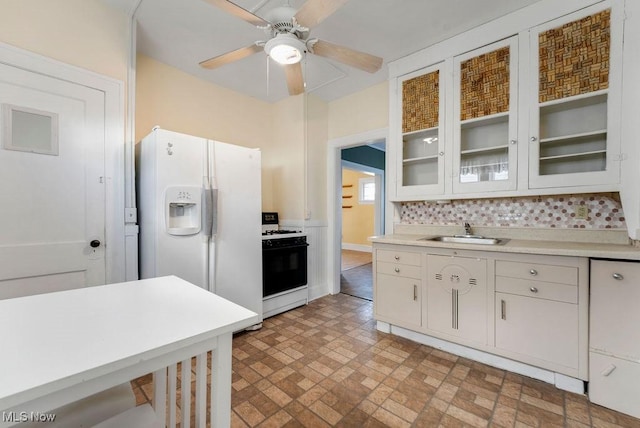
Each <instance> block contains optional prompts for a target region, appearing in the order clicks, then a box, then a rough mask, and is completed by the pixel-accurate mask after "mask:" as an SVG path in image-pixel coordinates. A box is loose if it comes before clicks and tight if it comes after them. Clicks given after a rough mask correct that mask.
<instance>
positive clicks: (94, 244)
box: [89, 239, 100, 248]
mask: <svg viewBox="0 0 640 428" xmlns="http://www.w3.org/2000/svg"><path fill="white" fill-rule="evenodd" d="M89 245H90V246H91V248H98V247H99V246H100V241H98V240H97V239H94V240H93V241H91V242H90V243H89Z"/></svg>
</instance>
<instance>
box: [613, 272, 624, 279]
mask: <svg viewBox="0 0 640 428" xmlns="http://www.w3.org/2000/svg"><path fill="white" fill-rule="evenodd" d="M611 276H613V279H617V280H618V281H622V280H623V279H624V276H622V274H621V273H618V272H616V273H614V274H613V275H611Z"/></svg>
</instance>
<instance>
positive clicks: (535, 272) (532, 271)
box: [529, 269, 538, 276]
mask: <svg viewBox="0 0 640 428" xmlns="http://www.w3.org/2000/svg"><path fill="white" fill-rule="evenodd" d="M529 273H530V274H531V275H533V276H536V275H537V274H538V271H537V270H535V269H531V270H530V271H529Z"/></svg>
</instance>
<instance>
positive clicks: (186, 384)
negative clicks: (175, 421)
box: [180, 358, 191, 427]
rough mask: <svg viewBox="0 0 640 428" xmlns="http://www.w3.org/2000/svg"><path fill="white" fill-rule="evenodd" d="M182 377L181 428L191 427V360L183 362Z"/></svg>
mask: <svg viewBox="0 0 640 428" xmlns="http://www.w3.org/2000/svg"><path fill="white" fill-rule="evenodd" d="M181 372H182V375H181V376H180V377H181V380H180V388H182V395H181V401H180V411H181V413H182V423H181V425H180V426H183V427H188V426H191V358H188V359H186V360H183V361H182V368H181Z"/></svg>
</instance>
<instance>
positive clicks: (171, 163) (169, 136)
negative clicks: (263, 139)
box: [136, 128, 262, 317]
mask: <svg viewBox="0 0 640 428" xmlns="http://www.w3.org/2000/svg"><path fill="white" fill-rule="evenodd" d="M136 184H137V188H136V190H137V198H138V224H139V226H140V249H139V254H140V255H139V263H140V277H141V278H143V279H144V278H152V277H158V276H165V275H176V276H178V277H180V278H182V279H185V280H187V281H189V282H191V283H193V284H196V285H198V286H200V287H203V288H205V289H207V290H209V291H211V292H213V293H215V294H218V295H220V296H222V297H224V298H226V299H228V300H230V301H232V302H234V303H237V304H239V305H241V306H244V307H245V308H247V309H250V310H252V311H254V312H256V313H257V314H259V315H260V316H261V317H262V240H261V232H262V225H261V216H260V213H261V210H262V207H261V153H260V150H258V149H249V148H245V147H240V146H235V145H232V144H226V143H221V142H218V141H211V140H207V139H204V138H199V137H194V136H190V135H184V134H179V133H176V132H171V131H167V130H163V129H157V128H154V130H153V132H151V134H149V135H147V136H146V137H145V138H144V139H143V140H142V141H141V142H139V143H138V144H137V145H136Z"/></svg>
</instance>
